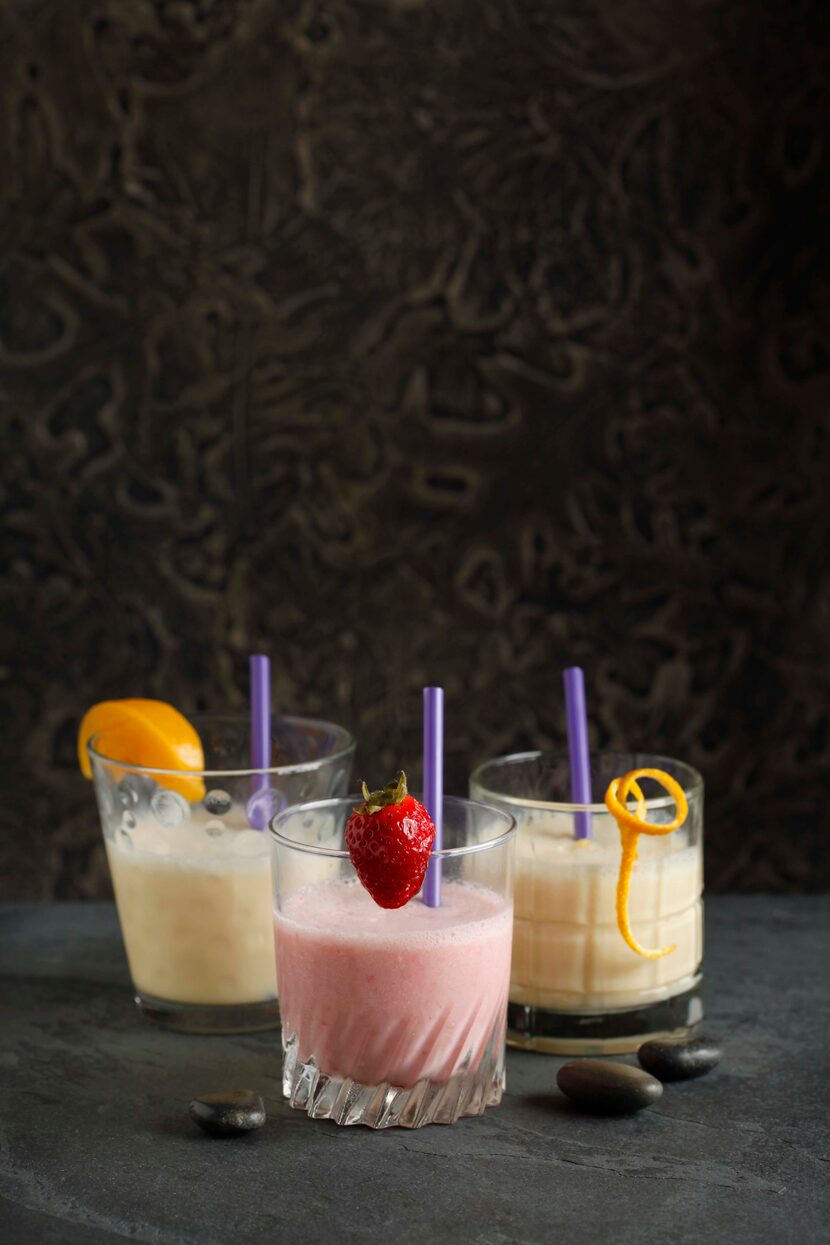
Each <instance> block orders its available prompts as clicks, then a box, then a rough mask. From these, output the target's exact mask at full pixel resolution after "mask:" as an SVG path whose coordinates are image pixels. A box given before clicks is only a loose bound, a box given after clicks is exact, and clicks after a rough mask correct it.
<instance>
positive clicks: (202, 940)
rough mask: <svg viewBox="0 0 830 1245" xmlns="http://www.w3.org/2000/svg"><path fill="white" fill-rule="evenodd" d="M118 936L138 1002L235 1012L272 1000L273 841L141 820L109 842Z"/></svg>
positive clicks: (274, 987)
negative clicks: (229, 1007)
mask: <svg viewBox="0 0 830 1245" xmlns="http://www.w3.org/2000/svg"><path fill="white" fill-rule="evenodd" d="M106 847H107V856H108V858H109V865H110V871H111V873H112V884H113V888H114V890H115V900H116V904H117V906H118V915H119V918H120V921H121V931H122V933H123V936H124V943H125V946H126V949H127V958H128V959H129V962H130V971H131V973H132V978H133V982H134V984H135V986H136V988H137V989H138V991H139V992H140V993H141V994H142V995H149V996H150V997H151V998H153V999H157V1000H162V1001H170V1002H175V1003H195V1004H212V1005H229V1004H242V1003H256V1002H263V1001H266V1000H268V999H275V998H276V995H277V978H276V965H275V952H274V926H273V913H272V894H271V864H270V853H269V844H268V837H267V835H266V834H263V833H260V832H259V831H256V830H251V829H243V830H231V829H228V828H225V829H224V830H223V831H222V832H221V833H219V834H217V835H216V836H215V837H212V836H211V834H210V833H208V831H207V829H206V826H205V824H204V823H203V824H199V823H198V822H191V823H188V824H186V825H181V826H177V827H176V828H175V829H174V830H170V829H167V828H165V827H163V826H160V825H157V824H156V823H155V822H154V821H152V820H149V819H147V820H143V821H138V823H137V824H136V825H134V826H133V827H131V828H130V830H129V832H128V834H126V835H125V834H123V833H121V834H116V836H115V838H107V839H106Z"/></svg>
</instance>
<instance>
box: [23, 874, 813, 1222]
mask: <svg viewBox="0 0 830 1245" xmlns="http://www.w3.org/2000/svg"><path fill="white" fill-rule="evenodd" d="M829 931H830V899H825V898H816V897H801V898H799V897H786V898H785V897H765V896H742V897H729V896H725V897H720V896H718V897H714V898H712V899H710V900H708V901H707V910H706V939H707V941H706V979H707V1009H708V1016H707V1021H706V1029H707V1031H708V1032H710V1033H711V1034H712V1035H713V1036H714V1037H716V1038H717V1039H719V1040H720V1041H721V1043H722V1044H723V1047H724V1060H723V1063H722V1064H721V1066H720V1067H719V1068H718V1069H716V1070H715V1071H714V1072H713V1073H711V1074H710V1075H709V1076H707V1077H705V1078H703V1079H701V1080H699V1081H692V1082H686V1083H682V1084H675V1085H667V1086H666V1090H665V1093H664V1095H663V1098H662V1100H661V1101H660V1103H659V1104H658V1106H657V1107H656V1108H655V1109H653V1110H650V1111H645V1112H642V1113H641V1114H639V1115H636V1116H633V1117H626V1118H622V1119H613V1118H612V1119H608V1118H604V1119H603V1118H593V1117H586V1116H582V1115H579V1114H577V1113H576V1111H575V1110H574V1109H573V1108H572V1107H571V1106H570V1105H569V1104H568V1103H567V1102H566V1100H565V1099H564V1098H563V1097H562V1096H561V1095H560V1094H559V1093H558V1091H557V1089H556V1070H557V1068H558V1067H559V1066H560V1063H561V1062H562V1061H561V1060H558V1059H554V1058H552V1057H550V1056H543V1055H532V1054H526V1053H518V1052H511V1054H510V1056H509V1061H508V1090H507V1095H506V1097H505V1099H504V1102H503V1103H502V1105H501V1106H500V1107H498V1108H496V1109H495V1110H492V1111H488V1112H487V1114H486V1115H485V1116H483V1117H482V1118H480V1119H473V1120H464V1121H462V1122H460V1123H458V1124H455V1125H453V1126H451V1127H449V1128H447V1127H443V1128H442V1127H437V1126H434V1127H431V1128H426V1129H421V1130H418V1131H412V1132H409V1131H402V1130H389V1131H387V1132H384V1133H373V1132H371V1131H369V1130H367V1129H348V1128H338V1127H337V1126H336V1125H333V1124H330V1123H325V1122H319V1123H318V1122H315V1121H311V1120H309V1119H307V1118H306V1117H305V1116H304V1115H301V1114H300V1113H298V1112H294V1111H291V1110H290V1109H288V1108H286V1107H285V1106H284V1105H283V1103H282V1101H281V1099H280V1097H279V1090H278V1081H277V1074H278V1068H279V1052H278V1035H277V1034H274V1033H270V1034H261V1035H257V1036H255V1037H246V1038H232V1037H223V1038H199V1037H183V1036H180V1035H177V1034H173V1033H167V1032H165V1031H163V1030H161V1029H155V1028H153V1027H152V1026H151V1025H149V1024H148V1023H147V1022H146V1021H144V1020H143V1019H142V1018H141V1017H140V1016H139V1014H138V1012H137V1011H136V1010H135V1009H134V1007H133V1005H132V1003H131V999H130V992H129V984H128V976H127V969H126V963H125V960H124V955H123V951H122V948H121V941H120V938H119V933H118V926H117V922H116V918H115V913H114V910H113V908H112V907H111V906H110V905H108V904H86V905H84V904H65V905H55V906H50V907H46V906H44V907H40V906H35V905H5V906H0V1088H1V1089H2V1093H0V1103H2V1108H1V1110H0V1130H1V1131H0V1242H2V1243H3V1245H5V1243H6V1242H8V1243H9V1245H12V1243H14V1245H17V1243H18V1242H20V1243H21V1245H52V1243H53V1242H54V1243H55V1245H58V1243H59V1245H105V1243H106V1245H109V1243H111V1242H115V1241H120V1240H125V1239H128V1240H131V1241H147V1242H154V1243H158V1245H186V1243H187V1245H190V1243H191V1242H192V1243H193V1245H214V1243H215V1245H224V1243H225V1242H244V1243H246V1245H247V1243H248V1242H252V1243H256V1242H260V1241H262V1242H269V1245H271V1243H276V1242H284V1243H287V1245H294V1243H297V1245H306V1243H308V1245H317V1243H318V1242H328V1241H340V1242H343V1243H344V1245H346V1243H348V1242H350V1241H355V1242H360V1243H361V1245H363V1243H364V1242H366V1243H368V1245H371V1243H372V1242H375V1241H377V1242H383V1243H384V1245H387V1243H389V1242H391V1243H393V1245H409V1243H412V1245H421V1243H427V1242H443V1241H446V1242H453V1243H454V1245H508V1243H510V1245H512V1243H513V1242H515V1243H516V1245H543V1243H546V1242H556V1243H557V1245H559V1243H561V1245H580V1243H581V1242H590V1243H591V1245H605V1243H606V1242H607V1243H608V1245H612V1243H613V1245H626V1242H642V1243H643V1245H649V1243H651V1242H654V1245H658V1243H659V1245H667V1243H672V1245H684V1243H685V1242H689V1243H690V1245H691V1243H692V1242H694V1243H695V1245H697V1243H698V1242H701V1241H706V1242H729V1243H730V1245H742V1243H743V1242H753V1243H755V1242H758V1241H763V1242H765V1245H775V1243H776V1242H779V1241H780V1242H791V1241H798V1242H799V1243H803V1245H809V1243H811V1242H819V1241H828V1240H830V1196H828V1170H830V1169H828V1161H829V1160H830V1146H828V1125H827V1120H828V1096H829V1095H828V1086H830V1075H828V1074H829V1073H830V1059H829V1058H828V1034H829V1033H830V1007H829V1006H828V1002H829V1001H830V975H828V972H827V963H828V932H829ZM629 1062H634V1060H633V1058H632V1059H631V1060H629ZM233 1087H247V1088H251V1089H256V1090H258V1091H259V1092H260V1093H262V1094H263V1095H264V1097H265V1099H266V1105H267V1108H268V1122H267V1124H266V1125H265V1127H264V1128H263V1129H262V1130H260V1131H259V1132H257V1133H253V1134H251V1135H249V1136H247V1137H244V1138H241V1139H238V1140H230V1141H229V1140H221V1141H217V1140H214V1139H211V1138H209V1137H207V1136H205V1135H204V1134H202V1133H200V1132H199V1131H197V1129H196V1128H195V1127H194V1125H193V1124H192V1123H191V1121H190V1120H189V1118H188V1112H187V1107H188V1103H189V1101H190V1099H191V1098H193V1097H195V1096H197V1095H199V1094H202V1093H206V1092H209V1091H210V1090H214V1089H223V1088H233Z"/></svg>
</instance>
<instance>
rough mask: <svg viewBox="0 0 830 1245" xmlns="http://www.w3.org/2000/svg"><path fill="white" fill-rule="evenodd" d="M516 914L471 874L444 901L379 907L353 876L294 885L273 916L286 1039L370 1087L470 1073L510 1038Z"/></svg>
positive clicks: (328, 1069) (335, 1073)
mask: <svg viewBox="0 0 830 1245" xmlns="http://www.w3.org/2000/svg"><path fill="white" fill-rule="evenodd" d="M512 915H513V913H512V905H511V904H510V903H509V901H505V900H504V899H503V898H502V897H501V896H500V895H497V894H495V893H494V892H493V891H491V890H489V889H487V888H485V887H483V886H478V885H475V884H470V883H464V882H445V883H444V886H443V890H442V902H441V907H440V908H428V907H426V905H425V904H423V903H422V902H421V900H420V899H417V898H416V899H413V900H411V901H410V902H409V903H408V904H406V905H405V906H404V907H402V908H397V909H391V910H390V909H385V908H380V907H378V905H377V904H376V903H375V902H374V900H373V899H372V898H371V896H370V895H369V894H368V893H367V892H366V891H365V890H364V889H363V887H362V886H361V885H360V884H359V883H357V882H354V881H334V882H328V883H324V884H323V885H315V886H306V887H304V888H302V889H301V890H298V891H296V892H295V893H294V894H292V895H290V896H289V898H288V899H287V900H286V901H285V902H284V904H283V906H282V910H281V911H280V912H278V913H277V916H276V932H277V938H276V944H277V960H278V967H279V975H280V1011H281V1016H282V1026H283V1040H284V1042H293V1041H296V1043H297V1048H298V1057H299V1059H300V1060H301V1061H302V1062H304V1063H305V1062H308V1061H309V1060H311V1059H313V1060H314V1062H315V1064H316V1065H317V1067H318V1068H319V1069H320V1070H321V1071H322V1072H323V1073H325V1074H326V1075H328V1076H331V1077H351V1078H352V1079H353V1080H355V1081H359V1082H361V1083H362V1084H364V1085H380V1084H382V1083H383V1082H389V1083H390V1084H392V1085H395V1086H400V1087H402V1088H410V1087H411V1086H413V1085H415V1083H416V1082H417V1081H419V1080H421V1079H423V1078H427V1079H429V1080H431V1081H436V1082H442V1083H443V1082H446V1081H448V1080H449V1079H450V1078H451V1077H452V1076H453V1075H454V1074H455V1073H457V1072H460V1071H462V1070H463V1071H465V1072H466V1071H470V1072H474V1071H475V1070H476V1068H477V1067H478V1065H479V1063H480V1062H481V1059H482V1056H483V1055H484V1053H485V1051H486V1050H487V1049H488V1047H490V1048H493V1047H494V1046H495V1048H496V1049H497V1048H498V1047H500V1046H501V1045H502V1044H503V1042H504V1029H505V1012H506V1006H507V989H508V981H509V973H510V942H511V933H512Z"/></svg>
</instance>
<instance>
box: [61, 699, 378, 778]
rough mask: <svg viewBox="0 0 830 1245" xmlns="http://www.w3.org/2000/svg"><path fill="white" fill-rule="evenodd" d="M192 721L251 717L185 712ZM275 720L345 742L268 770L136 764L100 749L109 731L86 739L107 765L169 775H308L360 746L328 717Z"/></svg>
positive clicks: (288, 716) (281, 716)
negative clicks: (325, 731)
mask: <svg viewBox="0 0 830 1245" xmlns="http://www.w3.org/2000/svg"><path fill="white" fill-rule="evenodd" d="M185 716H186V717H187V720H188V721H189V722H194V723H196V722H199V721H206V720H208V719H209V720H210V721H212V722H234V723H243V722H244V723H246V724H247V723H248V722H249V721H250V719H249V717H248V715H247V714H245V713H193V714H190V715H187V714H186V715H185ZM271 721H272V724H273V723H274V722H288V723H289V724H291V725H297V724H302V725H304V726H319V727H322V728H324V729H328V730H334V731H337V732H338V733H339V734H340V735H341V736H342V737H343V740H344V742H343V743H342V745H341V746H340V747H338V748H337V749H336V750H335V751H334V752H329V753H327V754H326V755H325V756H323V757H318V758H317V759H316V760H314V761H294V762H292V764H290V765H270V766H268V767H267V768H266V769H251V768H250V767H246V768H245V769H162V768H161V767H160V766H158V765H134V764H133V763H132V762H130V761H119V760H118V759H117V758H116V757H110V756H107V755H106V753H104V752H100V751H99V750H98V748H97V747H96V746H95V745H96V741H97V740H99V739H100V738H101V736H102V735H105V734H106V731H96V732H95V734H94V735H91V736H90V738H89V739H88V740H87V742H86V750H87V752H88V753H89V755H90V757H91V758H93V759H94V760H96V761H103V762H104V763H105V764H107V765H117V766H118V768H119V769H122V770H126V771H127V773H130V774H163V775H164V776H165V777H168V778H176V777H179V778H181V777H182V776H184V777H189V778H260V777H262V776H263V775H266V774H267V775H275V776H279V777H287V776H288V775H291V774H307V773H310V772H311V771H313V770H316V769H320V768H321V766H323V765H328V764H329V763H331V762H335V761H340V760H342V759H343V758H344V757H346V756H348V754H349V753H350V752H353V751H354V749H355V748H356V747H357V740H356V739H355V737H354V735H353V734H352V733H351V731H349V730H347V729H346V727H345V726H340V725H339V724H338V723H337V722H328V721H326V719H325V718H304V717H300V716H298V715H296V714H290V713H277V714H274V715H273V716H272V718H271Z"/></svg>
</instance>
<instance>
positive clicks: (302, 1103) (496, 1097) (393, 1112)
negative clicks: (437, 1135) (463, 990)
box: [282, 1037, 504, 1128]
mask: <svg viewBox="0 0 830 1245" xmlns="http://www.w3.org/2000/svg"><path fill="white" fill-rule="evenodd" d="M487 1053H489V1052H487ZM487 1053H485V1057H484V1059H483V1060H482V1065H481V1066H479V1068H478V1069H477V1070H476V1072H474V1073H469V1072H459V1073H458V1074H457V1075H456V1076H454V1077H452V1078H451V1080H449V1081H444V1082H438V1081H426V1080H424V1081H418V1082H417V1084H416V1085H413V1086H412V1087H411V1088H410V1089H403V1088H401V1087H400V1086H397V1085H390V1084H389V1083H388V1082H383V1083H381V1084H380V1085H363V1084H361V1083H360V1082H359V1081H353V1080H352V1079H351V1078H350V1077H335V1076H327V1075H326V1073H324V1072H321V1071H320V1069H319V1068H318V1067H317V1065H316V1063H315V1062H314V1060H313V1059H310V1060H309V1061H308V1062H307V1063H303V1062H302V1061H301V1060H300V1058H299V1056H298V1054H297V1039H296V1037H292V1038H289V1039H288V1041H286V1040H285V1039H283V1072H282V1092H283V1097H284V1098H287V1099H288V1101H289V1103H290V1105H291V1106H292V1107H295V1108H296V1109H297V1110H298V1111H305V1112H307V1114H308V1115H310V1116H311V1118H312V1119H315V1120H334V1122H335V1123H336V1124H364V1125H366V1127H367V1128H421V1127H423V1125H425V1124H453V1123H454V1122H455V1121H456V1120H457V1119H460V1118H461V1116H464V1115H481V1114H482V1113H483V1112H484V1111H485V1110H486V1109H487V1107H495V1106H497V1105H498V1104H499V1103H500V1102H501V1096H502V1094H503V1092H504V1044H503V1039H502V1042H501V1044H500V1051H499V1054H498V1056H497V1058H496V1059H495V1061H494V1060H493V1059H492V1058H490V1059H488V1058H487ZM484 1065H486V1066H484Z"/></svg>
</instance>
